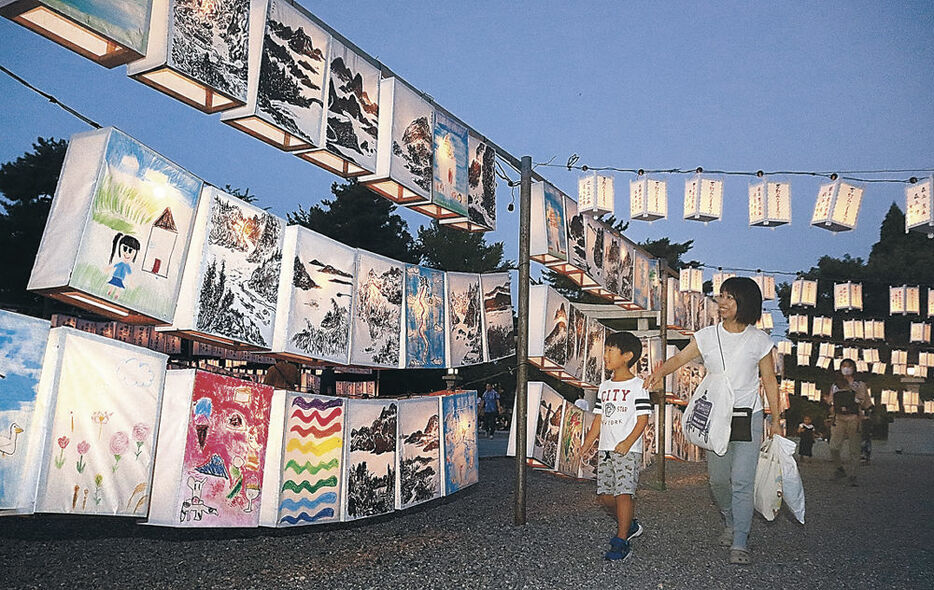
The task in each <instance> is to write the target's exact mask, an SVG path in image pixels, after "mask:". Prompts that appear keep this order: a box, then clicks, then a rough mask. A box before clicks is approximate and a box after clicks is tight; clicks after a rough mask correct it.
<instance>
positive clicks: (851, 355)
mask: <svg viewBox="0 0 934 590" xmlns="http://www.w3.org/2000/svg"><path fill="white" fill-rule="evenodd" d="M842 358H845V359H850V360H851V361H855V360H856V359H858V358H859V349H858V348H853V347H846V348H844V349H843V357H842Z"/></svg>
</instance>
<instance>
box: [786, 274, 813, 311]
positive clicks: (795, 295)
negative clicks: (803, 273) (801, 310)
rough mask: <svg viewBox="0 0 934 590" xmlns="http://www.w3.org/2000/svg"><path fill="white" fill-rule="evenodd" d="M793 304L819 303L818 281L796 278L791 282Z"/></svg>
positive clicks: (808, 305) (808, 304)
mask: <svg viewBox="0 0 934 590" xmlns="http://www.w3.org/2000/svg"><path fill="white" fill-rule="evenodd" d="M791 305H801V306H806V307H814V306H816V305H817V281H808V280H806V279H796V280H795V281H794V282H792V283H791Z"/></svg>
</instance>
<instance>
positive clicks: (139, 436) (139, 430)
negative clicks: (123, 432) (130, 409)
mask: <svg viewBox="0 0 934 590" xmlns="http://www.w3.org/2000/svg"><path fill="white" fill-rule="evenodd" d="M150 430H151V429H150V428H149V425H148V424H145V423H143V422H138V423H137V424H136V425H135V426H133V440H134V441H136V460H137V461H138V460H139V456H140V453H142V452H143V443H144V442H146V437H147V436H149V431H150Z"/></svg>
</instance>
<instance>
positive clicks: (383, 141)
mask: <svg viewBox="0 0 934 590" xmlns="http://www.w3.org/2000/svg"><path fill="white" fill-rule="evenodd" d="M379 105H380V109H379V126H380V133H379V135H378V137H379V145H378V147H377V149H376V172H375V173H374V174H370V175H367V176H362V177H360V182H361V183H362V184H363V185H365V186H367V187H368V188H369V189H370V190H372V191H374V192H376V193H379V194H380V195H382V196H384V197H386V198H387V199H389V200H390V201H392V202H394V203H398V204H400V205H413V204H422V203H430V202H431V183H432V167H431V163H432V158H433V157H434V149H435V147H434V146H435V144H434V138H433V135H432V130H433V129H434V120H435V110H434V107H432V105H431V103H429V102H428V101H427V100H425V99H424V98H423V97H422V95H421V94H420V93H418V92H417V91H415V90H414V89H412V88H411V87H409V86H407V85H406V84H405V83H403V82H402V81H401V80H399V79H398V78H387V79H385V80H382V81H381V82H380V85H379Z"/></svg>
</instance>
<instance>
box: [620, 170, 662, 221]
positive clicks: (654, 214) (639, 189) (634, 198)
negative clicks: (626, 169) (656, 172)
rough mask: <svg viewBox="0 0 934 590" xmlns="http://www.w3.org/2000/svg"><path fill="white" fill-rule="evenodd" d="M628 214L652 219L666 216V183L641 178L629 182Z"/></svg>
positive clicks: (638, 217) (646, 219)
mask: <svg viewBox="0 0 934 590" xmlns="http://www.w3.org/2000/svg"><path fill="white" fill-rule="evenodd" d="M629 214H630V217H631V218H632V219H638V220H641V221H654V220H656V219H665V218H667V217H668V184H667V183H666V182H665V181H664V180H652V179H649V178H643V179H641V180H632V181H630V182H629Z"/></svg>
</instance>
